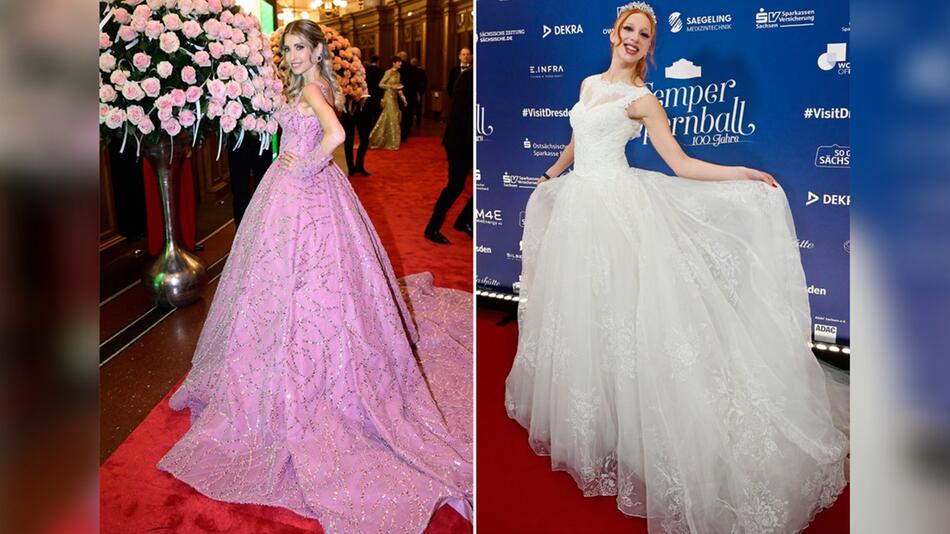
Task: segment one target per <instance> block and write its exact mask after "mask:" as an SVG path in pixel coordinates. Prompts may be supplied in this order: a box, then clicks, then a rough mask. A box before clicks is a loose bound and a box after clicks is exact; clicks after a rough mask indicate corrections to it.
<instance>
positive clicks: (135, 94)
mask: <svg viewBox="0 0 950 534" xmlns="http://www.w3.org/2000/svg"><path fill="white" fill-rule="evenodd" d="M122 96H124V97H125V99H126V100H135V101H138V100H142V99H143V98H145V92H144V91H142V87H141V86H140V85H139V84H138V82H128V83H127V84H125V85H124V86H122Z"/></svg>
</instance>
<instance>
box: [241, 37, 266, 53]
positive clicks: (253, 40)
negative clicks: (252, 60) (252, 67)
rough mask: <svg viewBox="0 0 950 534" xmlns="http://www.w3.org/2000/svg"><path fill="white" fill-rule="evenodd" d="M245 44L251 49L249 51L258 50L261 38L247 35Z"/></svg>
mask: <svg viewBox="0 0 950 534" xmlns="http://www.w3.org/2000/svg"><path fill="white" fill-rule="evenodd" d="M246 44H247V46H248V48H250V49H251V52H259V51H260V50H261V40H260V38H258V37H248V38H247V43H246ZM267 50H270V47H267Z"/></svg>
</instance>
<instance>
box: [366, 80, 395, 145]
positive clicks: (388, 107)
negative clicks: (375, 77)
mask: <svg viewBox="0 0 950 534" xmlns="http://www.w3.org/2000/svg"><path fill="white" fill-rule="evenodd" d="M399 83H400V82H399V72H398V71H395V70H393V69H389V70H387V71H386V74H384V75H383V79H382V80H380V82H379V86H380V87H382V88H383V89H385V90H386V92H385V93H384V94H383V102H382V105H383V111H382V113H380V115H379V119H378V120H377V121H376V125H375V126H373V130H372V131H371V132H370V133H369V147H370V148H385V149H387V150H398V149H399V141H400V126H399V118H400V116H401V115H400V114H401V113H402V112H401V111H399V102H398V100H399V96H398V94H397V92H396V90H395V89H393V88H392V86H394V85H398V84H399Z"/></svg>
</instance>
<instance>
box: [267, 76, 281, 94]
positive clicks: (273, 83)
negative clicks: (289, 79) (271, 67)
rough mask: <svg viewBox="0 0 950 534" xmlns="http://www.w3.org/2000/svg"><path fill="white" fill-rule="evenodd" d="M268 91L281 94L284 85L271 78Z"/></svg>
mask: <svg viewBox="0 0 950 534" xmlns="http://www.w3.org/2000/svg"><path fill="white" fill-rule="evenodd" d="M270 90H271V91H274V92H275V93H282V92H284V84H283V83H282V82H281V81H280V80H278V79H277V78H271V80H270Z"/></svg>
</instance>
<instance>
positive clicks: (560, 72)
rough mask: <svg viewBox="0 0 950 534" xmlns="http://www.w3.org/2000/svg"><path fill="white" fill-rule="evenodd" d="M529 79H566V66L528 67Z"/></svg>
mask: <svg viewBox="0 0 950 534" xmlns="http://www.w3.org/2000/svg"><path fill="white" fill-rule="evenodd" d="M528 77H529V78H533V79H554V78H563V77H564V65H528Z"/></svg>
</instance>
